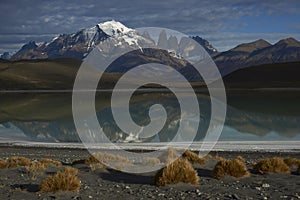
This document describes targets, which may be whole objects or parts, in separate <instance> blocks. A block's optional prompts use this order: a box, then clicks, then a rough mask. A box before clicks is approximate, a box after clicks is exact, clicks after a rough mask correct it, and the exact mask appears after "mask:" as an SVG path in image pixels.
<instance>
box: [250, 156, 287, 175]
mask: <svg viewBox="0 0 300 200" xmlns="http://www.w3.org/2000/svg"><path fill="white" fill-rule="evenodd" d="M253 170H254V171H255V172H256V173H259V174H266V173H268V172H273V173H283V174H290V173H291V169H290V168H289V166H288V165H287V164H286V163H285V162H284V160H283V159H282V158H279V157H274V158H267V159H263V160H260V161H259V162H258V163H256V164H255V165H254V166H253Z"/></svg>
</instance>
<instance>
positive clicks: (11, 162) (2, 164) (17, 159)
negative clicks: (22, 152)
mask: <svg viewBox="0 0 300 200" xmlns="http://www.w3.org/2000/svg"><path fill="white" fill-rule="evenodd" d="M30 163H31V162H30V160H29V159H28V158H25V157H22V156H12V157H9V158H8V159H6V160H1V161H0V168H1V169H4V168H16V167H19V166H29V165H30Z"/></svg>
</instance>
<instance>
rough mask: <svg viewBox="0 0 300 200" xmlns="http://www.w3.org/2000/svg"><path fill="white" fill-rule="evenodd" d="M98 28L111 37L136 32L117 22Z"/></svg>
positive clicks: (112, 21)
mask: <svg viewBox="0 0 300 200" xmlns="http://www.w3.org/2000/svg"><path fill="white" fill-rule="evenodd" d="M98 27H99V28H101V29H102V30H103V31H104V32H105V33H106V34H107V35H109V36H119V35H121V34H126V33H129V32H135V30H133V29H131V28H128V27H126V26H124V25H123V24H122V23H120V22H117V21H115V20H111V21H107V22H103V23H100V24H98Z"/></svg>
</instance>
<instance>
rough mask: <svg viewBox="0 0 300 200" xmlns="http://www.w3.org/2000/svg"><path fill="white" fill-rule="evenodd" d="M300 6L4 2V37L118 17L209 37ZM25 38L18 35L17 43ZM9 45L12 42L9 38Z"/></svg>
mask: <svg viewBox="0 0 300 200" xmlns="http://www.w3.org/2000/svg"><path fill="white" fill-rule="evenodd" d="M289 4H292V5H293V4H295V5H296V4H297V5H298V6H294V7H291V6H288V5H289ZM287 7H288V8H287ZM297 8H298V9H299V1H294V0H289V1H276V0H274V1H272V0H267V1H257V0H231V1H211V0H204V1H199V0H186V1H183V0H172V1H171V0H170V1H162V0H151V1H149V0H123V1H118V0H108V1H107V0H105V1H99V0H87V1H80V0H70V1H64V0H53V1H40V0H4V1H1V3H0V24H1V26H0V35H1V34H5V33H6V34H28V35H30V34H36V35H37V36H36V38H34V37H30V38H27V39H30V40H36V41H41V39H42V37H40V36H38V35H39V34H40V35H44V34H50V35H54V34H60V33H72V32H75V31H77V30H79V29H81V28H86V27H91V26H93V25H95V24H97V23H99V22H102V21H106V20H111V19H116V20H119V21H121V22H123V23H124V24H125V25H127V26H129V27H133V28H138V27H143V26H158V27H166V28H170V29H175V30H177V31H181V32H183V33H186V34H193V35H195V34H200V35H205V36H206V35H211V34H212V35H214V34H216V33H220V32H222V31H223V30H225V29H230V30H233V31H234V29H235V28H236V27H238V26H241V25H246V24H237V23H232V21H233V22H234V21H235V20H237V19H239V18H240V17H243V16H256V15H259V14H261V13H269V14H274V13H277V14H293V13H297V11H298V10H297ZM230 21H231V23H229V22H230ZM12 38H13V37H12ZM18 38H19V39H18ZM23 40H24V38H23V39H22V40H21V39H20V37H16V41H15V44H17V43H18V44H19V43H21V42H23ZM48 40H49V39H48ZM0 41H1V40H0ZM7 41H12V40H11V39H9V38H7ZM12 44H14V43H13V42H12ZM0 45H1V46H0V48H1V49H4V48H3V45H2V44H1V43H0ZM0 53H1V52H0Z"/></svg>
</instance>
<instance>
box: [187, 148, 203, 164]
mask: <svg viewBox="0 0 300 200" xmlns="http://www.w3.org/2000/svg"><path fill="white" fill-rule="evenodd" d="M182 157H183V158H185V159H187V160H188V161H190V162H191V163H197V164H200V165H204V164H205V159H203V158H200V157H199V155H198V154H196V153H194V152H192V151H189V150H186V151H185V152H184V153H183V154H182Z"/></svg>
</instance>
